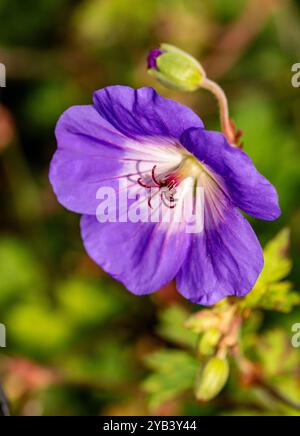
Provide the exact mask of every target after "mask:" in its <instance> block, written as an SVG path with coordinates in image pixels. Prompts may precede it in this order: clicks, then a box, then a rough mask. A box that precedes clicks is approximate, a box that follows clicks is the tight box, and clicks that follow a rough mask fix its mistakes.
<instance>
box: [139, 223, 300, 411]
mask: <svg viewBox="0 0 300 436" xmlns="http://www.w3.org/2000/svg"><path fill="white" fill-rule="evenodd" d="M288 247H289V232H288V231H287V230H286V229H285V230H283V231H281V232H280V233H279V234H278V235H277V236H276V237H275V238H274V239H273V240H272V241H270V242H269V243H268V244H267V245H266V247H265V250H264V256H265V266H264V269H263V271H262V274H261V276H260V278H259V280H258V282H257V284H256V286H255V287H254V289H253V290H252V292H250V294H248V295H247V296H246V297H245V298H242V299H237V298H228V299H225V300H223V301H222V302H220V303H218V304H217V305H215V306H214V307H213V308H212V309H205V310H201V311H199V312H196V313H195V314H193V315H192V316H189V317H188V315H187V314H186V313H185V312H184V310H182V308H181V307H180V306H171V307H170V308H168V309H167V310H166V311H165V312H164V313H163V314H162V315H161V319H160V325H161V327H160V328H159V331H160V332H161V334H162V335H163V337H164V338H167V339H168V340H170V341H172V342H173V343H174V344H176V345H178V344H179V345H181V347H187V346H188V348H189V349H188V350H187V351H183V350H181V351H175V350H174V349H172V350H166V349H162V350H160V351H156V352H154V353H153V354H150V355H149V356H148V357H147V363H148V365H149V366H150V368H151V369H152V374H151V375H150V376H148V378H147V379H146V382H144V385H143V386H144V389H145V391H146V392H147V393H148V395H149V403H150V405H152V406H153V407H154V406H155V407H158V406H159V405H160V404H161V403H163V402H165V401H166V400H167V399H170V398H173V397H174V396H176V395H179V394H183V393H184V392H186V391H187V390H191V389H194V391H195V396H196V398H197V400H198V401H200V402H206V401H211V400H213V399H214V398H215V397H217V396H218V395H219V394H220V392H221V391H222V389H223V388H224V386H225V385H226V383H227V381H228V379H229V376H230V377H232V378H233V379H235V378H237V379H238V381H239V380H243V384H245V385H246V386H247V387H248V389H249V390H250V389H251V388H252V387H254V388H255V387H257V388H261V389H262V390H265V394H266V398H267V397H268V396H269V397H270V398H267V399H266V404H264V405H263V407H265V408H266V410H265V412H266V413H267V412H268V408H270V409H271V410H273V409H275V407H278V413H279V412H281V407H282V404H280V405H279V406H278V405H277V404H276V405H274V406H273V405H272V404H273V403H272V402H273V401H274V397H275V399H276V400H278V399H279V396H281V392H284V394H285V395H286V394H287V395H288V397H287V402H288V401H289V400H290V401H293V400H295V401H297V400H299V399H300V392H299V380H298V378H297V374H298V371H299V368H300V360H299V351H298V350H296V349H293V348H292V345H291V343H290V341H289V338H288V336H287V334H286V332H285V331H284V330H280V329H270V330H268V329H266V330H265V331H264V332H263V333H261V332H262V324H263V323H262V320H263V316H262V312H261V310H262V309H267V310H273V311H279V312H281V311H283V312H290V311H291V310H292V309H293V307H294V306H297V305H300V298H299V294H297V293H296V292H293V291H291V288H292V285H291V284H289V286H288V287H287V288H285V287H284V286H282V287H283V291H282V289H281V288H280V286H279V285H284V284H285V283H286V282H282V281H280V280H282V279H284V278H285V277H286V275H287V274H289V272H290V270H291V267H292V264H291V260H290V257H289V255H288ZM276 286H277V288H276ZM274 289H276V291H275V290H274ZM166 320H167V322H166ZM184 329H186V330H187V331H191V332H192V333H193V341H194V342H195V338H196V336H197V337H198V339H197V343H198V345H197V344H195V345H194V347H192V348H191V347H190V345H191V343H190V338H189V337H188V336H184V335H183V333H182V330H184ZM168 331H169V333H168ZM174 331H175V332H178V331H179V332H180V335H179V336H178V335H177V334H174ZM178 337H180V342H179V341H178ZM229 360H230V361H229ZM180 361H181V362H182V364H181V370H180V371H178V365H179V364H180ZM230 363H231V365H230ZM183 366H184V369H183ZM234 366H236V371H232V373H231V374H230V367H234ZM186 370H187V371H186ZM230 382H231V383H236V380H234V381H232V380H230ZM269 382H270V383H271V385H268V383H269ZM286 384H288V386H289V388H287V387H286ZM236 389H238V388H237V387H235V389H234V390H230V389H228V390H227V392H226V395H227V396H228V397H230V398H231V397H232V400H234V397H235V395H236ZM273 389H274V392H273ZM277 389H279V390H280V391H278V392H277ZM270 394H271V395H270ZM281 400H282V402H283V404H284V406H286V405H285V400H286V398H285V397H284V396H283V398H282V399H281ZM253 401H256V400H253ZM258 406H261V405H260V404H258ZM280 406H281V407H280ZM272 408H273V409H272ZM283 409H284V410H286V407H285V408H284V407H283ZM290 409H293V407H289V409H288V410H289V411H290ZM293 412H295V410H293ZM298 412H299V415H300V403H299V410H298Z"/></svg>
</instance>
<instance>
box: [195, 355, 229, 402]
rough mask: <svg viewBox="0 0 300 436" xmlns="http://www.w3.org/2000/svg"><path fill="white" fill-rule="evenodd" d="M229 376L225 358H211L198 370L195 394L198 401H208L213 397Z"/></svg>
mask: <svg viewBox="0 0 300 436" xmlns="http://www.w3.org/2000/svg"><path fill="white" fill-rule="evenodd" d="M228 376H229V365H228V361H227V359H226V358H224V359H222V358H220V357H213V358H211V359H210V360H209V361H208V362H207V363H206V365H205V367H204V368H203V370H202V371H201V372H200V374H199V376H198V378H197V381H196V389H195V394H196V398H197V399H198V400H199V401H210V400H212V399H213V398H215V397H216V396H217V395H218V394H219V393H220V392H221V390H222V389H223V387H224V386H225V384H226V382H227V379H228Z"/></svg>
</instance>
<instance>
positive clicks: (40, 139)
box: [0, 0, 300, 415]
mask: <svg viewBox="0 0 300 436" xmlns="http://www.w3.org/2000/svg"><path fill="white" fill-rule="evenodd" d="M0 22H1V26H0V62H1V63H3V64H5V66H6V69H7V87H6V88H2V89H0V93H1V101H0V195H1V214H0V223H1V233H0V322H1V323H4V324H5V325H6V327H7V348H6V349H4V348H3V349H0V374H1V379H2V385H3V387H4V388H5V391H6V393H7V395H8V397H9V400H10V402H11V407H12V413H14V414H16V415H55V414H59V415H60V414H63V415H95V414H104V415H109V414H129V415H140V414H196V415H201V414H211V415H217V414H223V413H226V414H227V413H232V414H235V413H238V412H235V411H236V410H237V409H240V408H241V404H244V406H243V408H246V406H245V404H246V403H247V404H248V403H249V402H250V400H249V397H247V395H245V396H244V397H240V396H238V395H236V392H237V390H238V387H237V386H236V385H235V384H230V385H229V386H228V387H227V393H226V394H225V396H223V397H220V398H219V399H217V400H216V401H215V402H213V403H210V404H209V405H202V404H199V403H197V402H196V401H195V399H194V397H193V395H192V394H189V395H186V396H183V397H181V398H180V400H177V401H175V400H174V401H167V402H162V404H161V405H160V406H159V407H156V408H154V409H153V408H150V407H149V403H148V400H147V395H146V394H145V392H144V391H143V389H142V388H141V387H140V383H141V381H142V380H144V378H145V376H146V374H147V372H148V369H147V366H146V365H145V363H144V362H145V356H147V355H148V354H149V353H150V352H152V351H153V350H156V349H158V348H161V347H165V348H168V347H170V346H171V347H172V345H170V344H169V342H168V340H166V339H163V338H162V337H161V336H160V335H159V334H158V333H157V330H158V324H159V319H160V318H161V317H162V316H163V314H164V311H165V310H166V308H168V307H170V305H172V304H173V303H174V302H177V303H178V304H180V305H181V307H185V306H186V308H187V310H189V311H193V310H195V309H197V308H195V307H192V306H191V305H188V303H186V302H183V301H182V300H181V299H180V298H179V297H178V296H176V293H175V292H174V289H173V287H172V285H170V286H169V287H167V288H165V289H164V290H162V291H160V292H159V293H157V294H155V295H153V296H149V297H142V298H138V297H134V296H132V295H130V294H129V293H128V292H127V291H126V290H125V289H124V288H123V287H122V286H121V285H119V284H118V283H117V282H115V281H114V280H112V279H111V278H110V277H108V276H107V275H106V274H105V273H104V272H102V271H101V270H100V269H99V268H98V267H97V266H96V265H95V264H93V262H92V261H91V260H90V259H89V258H88V257H87V255H86V254H85V252H84V249H83V247H82V243H81V239H80V232H79V217H78V216H77V215H75V214H73V213H71V212H68V211H66V210H64V209H63V208H62V207H61V206H60V205H59V204H58V203H57V201H56V198H55V196H54V194H53V192H52V190H51V187H50V186H49V182H48V167H49V162H50V159H51V157H52V154H53V152H54V150H55V147H56V144H55V138H54V133H53V132H54V127H55V123H56V120H57V118H58V117H59V115H60V114H61V113H62V111H64V110H65V109H66V108H68V107H69V106H71V105H77V104H89V103H90V102H91V95H92V92H93V91H94V90H95V89H99V88H102V87H104V86H107V85H111V84H124V85H130V86H133V87H140V86H145V85H146V86H154V87H155V88H156V89H157V90H158V92H160V93H161V94H162V95H164V96H168V97H171V98H174V99H176V100H178V101H181V102H183V103H184V104H186V105H189V106H190V107H192V108H193V109H194V110H195V111H196V112H197V113H198V114H199V115H200V116H201V117H202V119H203V120H204V122H205V123H206V125H207V126H208V127H209V128H214V129H219V120H218V109H217V105H216V102H215V100H214V99H213V97H211V95H209V94H208V93H206V92H205V91H201V92H197V93H194V94H180V93H178V92H175V91H170V90H167V89H165V88H163V87H162V86H160V85H159V84H158V83H156V82H154V80H153V79H151V77H149V76H148V75H147V72H146V63H145V59H146V56H147V52H148V50H149V49H150V48H153V47H155V46H157V44H158V43H160V42H169V43H171V44H174V45H177V46H179V47H180V48H182V49H185V50H187V51H188V52H190V53H191V54H193V55H194V56H196V57H197V58H198V59H199V60H200V61H201V62H202V63H203V64H204V66H205V67H206V70H207V73H208V74H209V76H210V77H211V78H212V79H215V80H217V81H218V82H219V83H220V84H221V85H222V86H223V87H224V89H225V91H226V93H227V96H228V98H229V102H230V108H231V113H232V116H233V118H234V120H235V121H236V124H237V125H238V127H240V128H242V129H243V130H244V142H245V150H246V151H247V153H248V154H249V155H250V157H251V158H252V159H253V160H254V162H255V164H256V166H257V167H258V169H259V170H260V171H261V172H262V173H263V174H264V175H265V176H267V177H268V178H269V179H270V180H271V182H272V183H273V184H274V185H275V186H276V187H277V189H278V192H279V195H280V202H281V207H282V217H281V218H280V219H279V220H278V221H276V222H274V223H269V222H259V221H255V220H251V222H252V224H253V226H254V228H255V230H256V231H257V233H258V235H259V238H260V240H261V242H262V244H265V243H266V242H267V241H268V240H270V239H271V238H272V237H274V236H275V235H276V234H277V233H278V232H279V231H280V230H281V229H282V228H283V227H286V226H288V227H289V228H290V229H291V243H292V244H291V256H292V259H293V264H294V268H293V271H292V275H291V280H292V281H293V282H294V285H295V288H296V289H300V256H299V252H300V225H299V220H300V202H299V192H300V88H298V89H295V88H293V87H292V85H291V77H292V73H291V67H292V65H293V64H294V63H297V62H300V1H296V0H294V1H293V0H239V1H236V0H225V1H224V0H41V1H39V2H36V1H33V0H27V1H26V2H24V1H23V2H22V1H21V0H9V1H8V0H0ZM167 313H168V312H167ZM172 322H173V321H171V323H172ZM294 322H300V310H299V309H295V310H294V311H292V312H291V313H290V314H289V315H279V314H277V313H275V312H272V311H270V312H269V313H268V314H267V315H266V316H265V321H264V324H263V326H262V330H261V331H262V334H264V331H265V330H267V331H269V329H272V328H276V329H278V328H279V329H280V332H281V333H279V335H280V334H282V335H286V337H287V338H289V337H290V336H291V333H290V330H291V326H292V324H293V323H294ZM169 328H170V329H171V330H172V327H170V326H169ZM162 336H164V335H162ZM274 338H275V336H274V337H273V336H272V337H271V338H269V339H270V343H272V340H273V341H274V340H275V339H276V340H277V339H278V337H276V338H275V339H274ZM280 340H281V339H280V338H279V339H278V341H280ZM299 362H300V359H299V354H298V363H297V365H298V366H299ZM182 370H183V374H182V375H181V376H182V377H185V375H184V371H187V367H186V366H185V365H184V367H183V368H182ZM298 374H299V372H298ZM292 377H293V376H291V378H292ZM298 383H299V380H298ZM298 394H299V399H300V385H299V391H298ZM298 394H297V395H298ZM251 398H252V397H251ZM251 401H252V402H253V399H251ZM238 406H239V407H238ZM253 407H254V406H253ZM253 407H252V408H251V407H250V406H249V407H247V408H248V409H249V408H250V409H251V410H253ZM271 409H272V407H271ZM273 409H274V413H277V412H276V407H275V408H274V407H273ZM254 410H255V407H254ZM278 413H279V412H278Z"/></svg>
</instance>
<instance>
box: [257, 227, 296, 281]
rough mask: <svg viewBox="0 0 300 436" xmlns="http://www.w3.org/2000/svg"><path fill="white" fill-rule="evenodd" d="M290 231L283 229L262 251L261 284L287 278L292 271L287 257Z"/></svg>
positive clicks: (290, 262)
mask: <svg viewBox="0 0 300 436" xmlns="http://www.w3.org/2000/svg"><path fill="white" fill-rule="evenodd" d="M289 245H290V231H289V230H288V229H283V230H282V231H281V232H280V233H279V234H278V235H277V236H276V237H275V238H274V239H272V241H270V242H269V243H268V244H267V245H266V247H265V249H264V259H265V265H264V268H263V271H262V273H261V275H260V278H259V281H260V282H261V283H264V284H265V283H274V282H277V281H279V280H282V279H284V278H285V277H287V276H288V275H289V274H290V272H291V269H292V261H291V259H290V258H289V256H288V249H289Z"/></svg>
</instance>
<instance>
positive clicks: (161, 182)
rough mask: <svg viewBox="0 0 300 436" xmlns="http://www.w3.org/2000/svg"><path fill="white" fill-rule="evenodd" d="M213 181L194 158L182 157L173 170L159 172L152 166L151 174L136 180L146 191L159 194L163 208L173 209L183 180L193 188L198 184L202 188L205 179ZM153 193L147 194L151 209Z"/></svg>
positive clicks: (189, 156)
mask: <svg viewBox="0 0 300 436" xmlns="http://www.w3.org/2000/svg"><path fill="white" fill-rule="evenodd" d="M207 177H209V178H211V180H212V181H213V180H214V179H213V177H212V176H211V175H210V173H209V172H208V171H207V170H206V168H205V167H204V165H202V164H201V163H200V162H199V161H198V160H197V159H196V158H195V157H194V156H192V155H190V154H188V155H186V154H185V155H184V156H183V158H182V160H181V162H180V164H179V165H177V167H176V168H174V169H170V168H169V169H168V170H167V171H166V170H162V169H161V170H160V168H159V166H157V165H154V166H153V168H152V170H151V173H150V174H149V173H148V174H146V175H145V176H143V177H140V178H139V179H138V184H139V185H140V186H142V187H143V188H146V189H149V190H150V189H151V190H152V189H155V190H156V193H157V190H158V192H159V194H160V197H161V200H162V202H163V203H164V205H165V206H167V207H169V208H170V209H173V208H174V207H176V203H177V201H178V199H177V198H176V194H177V188H178V186H179V185H180V183H181V182H183V180H185V179H187V178H191V179H192V183H193V186H194V188H196V187H197V185H198V184H200V185H202V186H204V185H205V180H206V178H207ZM152 198H153V192H149V200H148V205H149V207H151V208H152V205H151V200H152Z"/></svg>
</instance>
